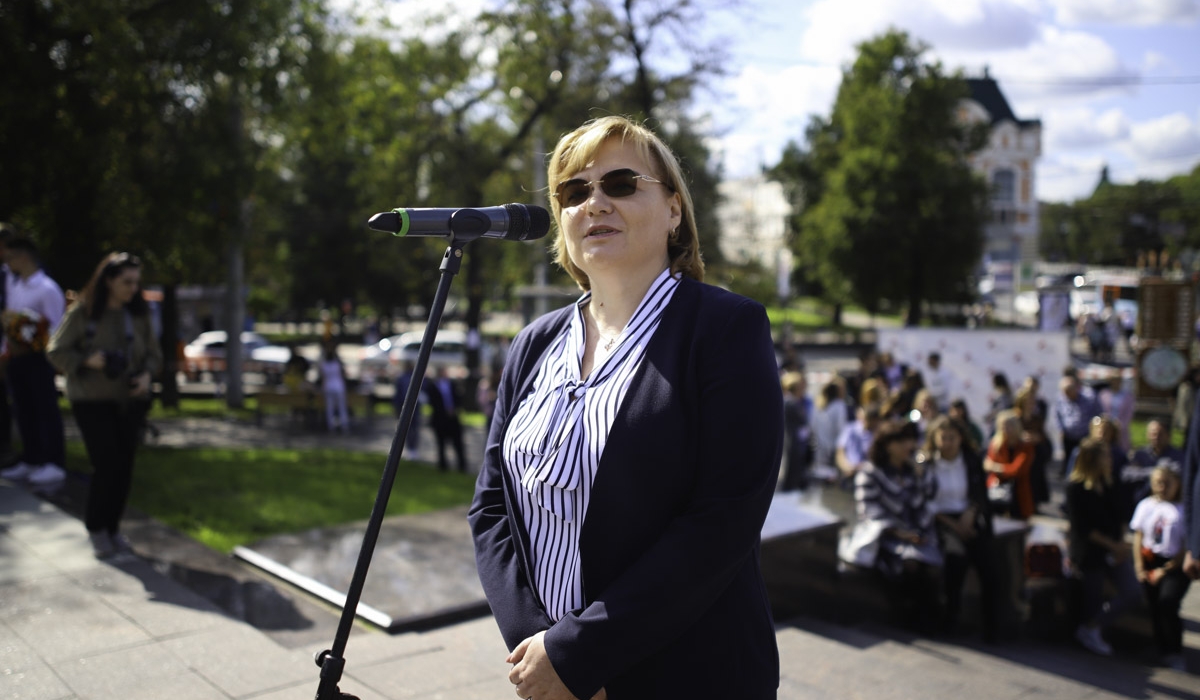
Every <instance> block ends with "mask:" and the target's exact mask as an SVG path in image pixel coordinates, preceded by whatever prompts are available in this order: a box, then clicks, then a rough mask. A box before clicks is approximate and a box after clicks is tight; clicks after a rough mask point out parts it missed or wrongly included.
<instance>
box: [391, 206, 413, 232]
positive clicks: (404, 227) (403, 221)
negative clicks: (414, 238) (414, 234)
mask: <svg viewBox="0 0 1200 700" xmlns="http://www.w3.org/2000/svg"><path fill="white" fill-rule="evenodd" d="M392 211H393V212H395V213H397V214H399V215H400V230H399V231H396V232H395V233H393V234H392V235H393V236H397V237H399V238H403V237H404V236H407V235H408V225H409V221H408V210H407V209H393V210H392Z"/></svg>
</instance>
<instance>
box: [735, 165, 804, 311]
mask: <svg viewBox="0 0 1200 700" xmlns="http://www.w3.org/2000/svg"><path fill="white" fill-rule="evenodd" d="M717 191H718V192H719V193H720V195H721V204H720V205H719V206H718V207H717V221H718V222H719V223H720V226H721V238H720V245H721V254H722V255H723V256H724V257H725V259H726V260H728V261H729V262H731V263H733V264H735V265H741V264H746V263H750V262H756V263H758V264H759V265H761V266H762V267H763V269H764V270H771V271H774V272H775V274H776V278H777V279H778V280H779V285H786V284H787V280H788V277H789V274H790V271H791V269H792V253H791V250H790V249H789V248H788V243H787V218H788V217H789V216H791V213H792V206H791V204H789V203H788V201H787V197H786V196H785V195H784V192H783V185H782V184H780V183H778V182H775V181H773V180H768V179H767V178H766V177H764V176H763V175H761V174H759V175H751V176H750V177H745V178H740V179H737V180H725V181H723V182H722V183H721V184H720V185H719V186H718V190H717ZM778 291H779V296H780V297H783V296H786V295H787V290H786V289H783V288H781V289H779V290H778Z"/></svg>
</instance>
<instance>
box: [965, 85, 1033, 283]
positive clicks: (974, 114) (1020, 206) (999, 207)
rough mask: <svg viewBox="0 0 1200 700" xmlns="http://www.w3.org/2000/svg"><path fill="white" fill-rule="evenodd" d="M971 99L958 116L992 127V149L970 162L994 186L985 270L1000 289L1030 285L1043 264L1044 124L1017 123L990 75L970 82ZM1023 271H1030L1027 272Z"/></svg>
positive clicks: (985, 232) (967, 120)
mask: <svg viewBox="0 0 1200 700" xmlns="http://www.w3.org/2000/svg"><path fill="white" fill-rule="evenodd" d="M967 84H968V86H969V88H970V91H971V92H970V97H969V98H968V99H965V100H963V101H962V103H961V104H960V105H959V108H958V116H959V118H960V119H962V120H963V121H966V122H969V123H985V124H988V125H989V126H990V128H991V135H990V137H989V139H988V144H987V146H985V147H984V148H983V149H982V150H980V151H979V152H977V153H975V154H974V155H973V156H972V157H971V165H972V167H974V168H975V170H976V171H977V172H978V173H979V174H980V175H982V176H983V177H984V178H985V179H986V180H987V182H988V184H989V185H990V187H991V204H992V213H991V219H990V221H989V222H988V224H987V225H986V227H985V229H984V236H985V243H984V259H983V263H984V267H985V269H987V270H988V272H990V273H992V275H993V277H994V278H995V281H996V283H997V288H1003V287H1005V286H1008V287H1009V289H1013V288H1015V287H1017V286H1019V285H1020V284H1021V282H1022V281H1024V282H1026V283H1029V282H1031V281H1032V280H1031V279H1024V280H1023V279H1022V277H1031V274H1030V273H1029V271H1031V270H1032V269H1033V265H1034V263H1035V262H1036V261H1037V259H1038V233H1039V223H1038V200H1037V182H1036V179H1035V172H1036V166H1037V160H1038V158H1039V157H1041V154H1042V122H1041V120H1039V119H1018V118H1017V117H1016V115H1015V114H1013V111H1012V108H1011V107H1010V106H1009V104H1008V100H1007V99H1005V97H1004V93H1002V92H1001V91H1000V86H999V85H998V84H997V83H996V81H995V80H994V79H992V77H991V76H990V75H988V72H987V70H986V69H985V70H984V73H983V77H982V78H970V79H968V80H967ZM1023 270H1024V271H1025V272H1023Z"/></svg>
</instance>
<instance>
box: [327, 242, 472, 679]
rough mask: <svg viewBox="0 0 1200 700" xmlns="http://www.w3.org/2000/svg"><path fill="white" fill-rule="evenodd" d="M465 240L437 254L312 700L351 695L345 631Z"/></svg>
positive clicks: (354, 609)
mask: <svg viewBox="0 0 1200 700" xmlns="http://www.w3.org/2000/svg"><path fill="white" fill-rule="evenodd" d="M468 242H469V240H467V241H456V240H451V243H450V247H448V248H446V254H445V255H443V256H442V264H441V266H440V268H439V269H440V270H441V273H442V274H441V278H440V279H439V280H438V287H437V292H436V293H435V294H434V298H433V304H432V306H431V308H430V310H429V320H428V322H427V323H426V325H425V335H424V336H422V338H421V348H420V350H419V351H418V352H417V364H416V366H415V367H414V368H413V377H412V381H411V382H409V384H408V391H407V392H406V393H405V394H404V406H403V407H402V408H401V409H400V419H399V420H398V421H397V423H396V433H395V435H394V436H393V437H392V446H391V449H390V450H388V456H387V463H386V465H385V466H384V470H383V478H382V479H381V480H380V483H379V493H378V494H377V495H376V497H375V507H374V508H373V509H372V510H371V519H370V520H369V521H368V522H367V531H366V532H365V533H363V543H362V548H361V549H360V550H359V552H358V563H357V564H356V565H355V567H354V576H353V578H351V580H350V588H349V590H347V591H346V602H345V606H344V607H343V608H342V617H341V620H340V621H339V622H338V629H337V634H335V635H334V638H333V648H331V649H326V650H325V651H322V652H320V653H319V654H317V655H316V657H315V661H316V662H317V666H320V667H321V682H320V684H319V685H318V686H317V695H316V700H347V699H348V698H354V696H353V695H348V694H346V693H342V692H341V691H340V690H339V689H338V685H337V684H338V682H339V681H340V680H341V679H342V670H343V669H344V668H345V667H346V659H345V657H344V654H345V651H346V642H347V641H349V639H350V630H351V629H352V628H353V626H354V616H355V615H356V614H357V611H358V600H359V598H360V597H361V596H362V589H363V585H364V584H365V583H366V580H367V569H368V568H370V566H371V557H372V556H374V554H375V543H376V542H377V541H378V540H379V530H380V528H381V527H382V526H383V518H384V515H385V514H386V513H387V504H388V497H389V496H390V495H391V493H392V484H393V483H394V482H395V481H396V470H397V468H398V467H399V465H400V455H401V454H402V453H403V452H404V444H405V442H406V439H407V438H408V428H409V425H410V424H411V423H412V417H413V413H415V412H416V408H417V399H418V397H419V396H420V394H421V384H422V383H423V382H424V379H425V369H426V367H427V366H428V364H429V354H430V352H431V351H432V350H433V341H434V339H435V338H436V337H437V329H438V325H440V324H441V322H442V312H443V311H444V310H445V308H446V299H447V297H448V296H449V294H450V284H451V283H452V282H453V281H454V276H455V275H456V274H458V271H459V269H460V268H461V267H462V256H463V247H464V246H466V244H467V243H468Z"/></svg>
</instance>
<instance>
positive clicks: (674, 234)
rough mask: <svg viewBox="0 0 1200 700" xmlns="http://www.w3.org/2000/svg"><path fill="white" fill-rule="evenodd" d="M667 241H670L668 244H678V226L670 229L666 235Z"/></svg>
mask: <svg viewBox="0 0 1200 700" xmlns="http://www.w3.org/2000/svg"><path fill="white" fill-rule="evenodd" d="M667 240H668V241H670V242H672V243H678V242H679V227H678V226H676V227H675V228H673V229H671V231H670V233H668V234H667Z"/></svg>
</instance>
